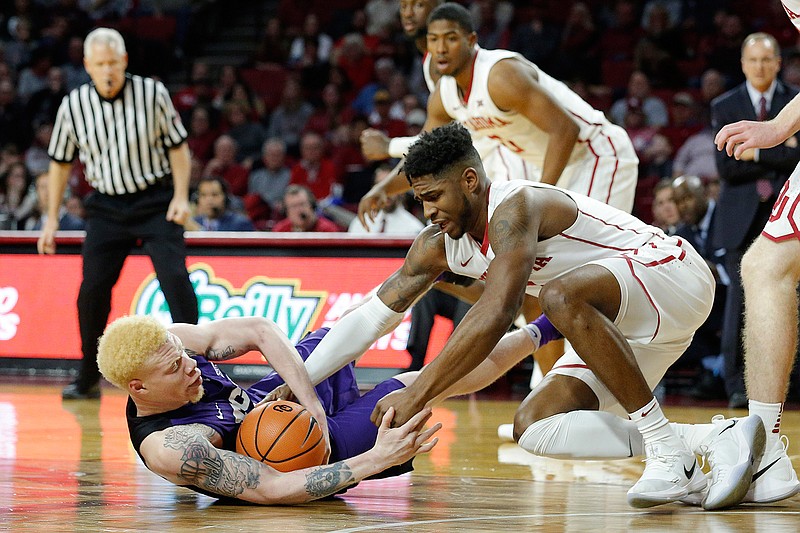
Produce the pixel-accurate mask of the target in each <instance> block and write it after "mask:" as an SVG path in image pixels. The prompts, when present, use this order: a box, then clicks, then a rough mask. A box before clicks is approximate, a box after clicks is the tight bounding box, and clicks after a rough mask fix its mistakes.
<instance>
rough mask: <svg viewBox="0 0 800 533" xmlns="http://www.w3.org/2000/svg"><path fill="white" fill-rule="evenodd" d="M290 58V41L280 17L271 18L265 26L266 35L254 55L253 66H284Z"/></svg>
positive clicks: (262, 37)
mask: <svg viewBox="0 0 800 533" xmlns="http://www.w3.org/2000/svg"><path fill="white" fill-rule="evenodd" d="M288 58H289V39H288V38H287V37H286V34H285V33H284V29H283V24H281V20H280V19H279V18H278V17H269V18H268V19H267V20H266V22H265V24H264V34H263V35H262V36H261V40H260V41H259V43H258V46H257V47H256V51H255V53H254V54H253V60H252V62H253V66H255V67H256V68H258V67H263V66H266V65H271V64H277V65H284V64H286V60H287V59H288Z"/></svg>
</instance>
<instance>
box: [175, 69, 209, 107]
mask: <svg viewBox="0 0 800 533" xmlns="http://www.w3.org/2000/svg"><path fill="white" fill-rule="evenodd" d="M214 93H215V91H214V86H213V84H212V83H211V70H210V68H209V66H208V63H206V62H205V61H199V60H198V61H195V62H194V63H192V72H191V75H190V76H189V85H188V86H186V87H184V88H183V89H181V90H180V91H178V92H176V93H175V96H174V97H173V99H172V101H173V102H175V109H177V110H178V113H180V114H181V117H183V118H184V119H188V117H189V114H190V113H191V111H192V109H194V108H195V107H197V106H198V105H204V106H210V105H211V103H212V101H213V100H214V97H215V94H214Z"/></svg>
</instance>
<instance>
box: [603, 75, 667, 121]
mask: <svg viewBox="0 0 800 533" xmlns="http://www.w3.org/2000/svg"><path fill="white" fill-rule="evenodd" d="M632 98H635V99H637V100H638V102H639V105H640V106H641V108H642V111H643V112H644V115H645V124H646V125H648V126H654V127H656V128H660V127H662V126H666V125H667V123H668V122H669V114H668V113H667V106H666V105H664V102H663V101H662V100H661V98H658V97H657V96H653V95H652V94H651V92H650V80H649V79H648V77H647V74H645V73H644V72H642V71H640V70H636V71H634V72H633V73H632V74H631V76H630V78H629V79H628V92H627V96H626V97H625V98H622V99H620V100H617V101H616V102H614V105H612V106H611V111H610V112H609V115H610V117H611V120H612V121H613V122H614V123H615V124H619V125H620V126H621V125H623V124H625V115H626V112H627V107H628V103H629V101H630V100H631V99H632Z"/></svg>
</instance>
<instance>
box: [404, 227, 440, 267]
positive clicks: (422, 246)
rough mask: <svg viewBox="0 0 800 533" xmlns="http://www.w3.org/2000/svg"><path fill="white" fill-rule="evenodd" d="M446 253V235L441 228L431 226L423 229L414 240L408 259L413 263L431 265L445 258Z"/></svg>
mask: <svg viewBox="0 0 800 533" xmlns="http://www.w3.org/2000/svg"><path fill="white" fill-rule="evenodd" d="M444 253H445V236H444V233H442V229H441V228H440V227H439V226H437V225H434V224H431V225H429V226H425V227H424V228H422V231H420V232H419V234H418V235H417V237H416V238H415V239H414V242H413V243H412V245H411V249H410V250H409V253H408V255H407V258H408V259H409V260H411V261H413V262H418V263H430V262H433V261H436V260H437V258H439V257H442V256H444Z"/></svg>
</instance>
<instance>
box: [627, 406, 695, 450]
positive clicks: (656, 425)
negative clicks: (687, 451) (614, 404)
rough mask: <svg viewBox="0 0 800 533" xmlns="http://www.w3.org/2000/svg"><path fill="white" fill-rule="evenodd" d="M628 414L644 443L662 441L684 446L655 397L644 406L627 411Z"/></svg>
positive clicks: (673, 445) (677, 446)
mask: <svg viewBox="0 0 800 533" xmlns="http://www.w3.org/2000/svg"><path fill="white" fill-rule="evenodd" d="M628 416H629V417H630V419H631V420H633V423H634V424H636V427H637V428H638V429H639V431H640V432H641V434H642V438H643V439H644V442H645V444H650V443H653V442H664V443H666V444H667V445H669V446H672V447H674V448H683V447H685V445H683V444H682V443H681V440H680V439H679V438H678V435H676V434H675V430H673V429H672V427H671V426H670V425H669V420H667V418H666V417H665V416H664V413H663V411H661V406H660V405H659V404H658V400H656V399H655V398H653V399H652V400H650V401H649V402H647V404H646V405H645V406H644V407H642V408H640V409H637V410H636V411H634V412H633V413H629V414H628Z"/></svg>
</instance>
